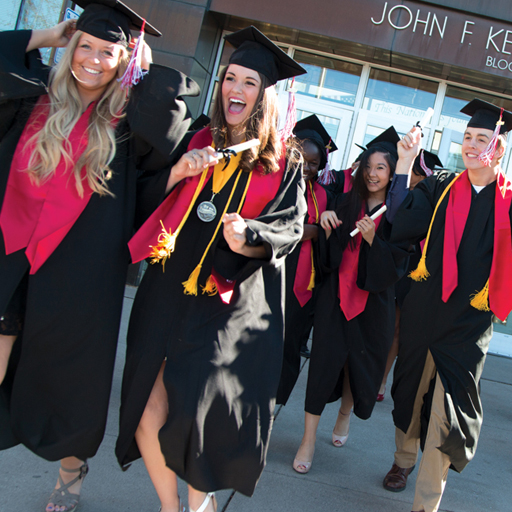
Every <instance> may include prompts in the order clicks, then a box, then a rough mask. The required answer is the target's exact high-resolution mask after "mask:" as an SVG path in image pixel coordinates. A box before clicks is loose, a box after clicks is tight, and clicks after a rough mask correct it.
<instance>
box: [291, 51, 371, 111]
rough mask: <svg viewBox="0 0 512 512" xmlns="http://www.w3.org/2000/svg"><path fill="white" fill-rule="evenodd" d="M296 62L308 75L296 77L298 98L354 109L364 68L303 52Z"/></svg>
mask: <svg viewBox="0 0 512 512" xmlns="http://www.w3.org/2000/svg"><path fill="white" fill-rule="evenodd" d="M293 58H294V59H295V60H296V61H297V62H299V63H300V64H301V65H302V66H303V67H304V68H305V69H306V70H307V72H308V73H307V74H306V75H300V76H297V77H295V88H296V90H297V93H298V94H304V95H305V96H311V97H313V98H320V99H324V100H328V101H334V102H336V103H341V104H343V105H349V106H351V107H352V106H354V102H355V99H356V93H357V88H358V86H359V79H360V77H361V72H362V70H363V66H361V65H359V64H352V63H350V62H344V61H342V60H337V59H328V58H326V57H321V56H319V55H312V54H310V53H306V52H300V51H296V52H295V53H294V56H293Z"/></svg>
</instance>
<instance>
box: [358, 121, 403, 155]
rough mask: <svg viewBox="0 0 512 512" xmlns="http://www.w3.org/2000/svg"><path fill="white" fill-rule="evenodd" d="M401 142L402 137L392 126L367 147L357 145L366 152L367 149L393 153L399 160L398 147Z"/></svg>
mask: <svg viewBox="0 0 512 512" xmlns="http://www.w3.org/2000/svg"><path fill="white" fill-rule="evenodd" d="M399 141H400V135H398V133H397V132H396V130H395V127H394V126H390V127H389V128H388V129H387V130H385V131H383V132H382V133H381V134H380V135H378V136H377V137H375V139H373V140H371V141H370V142H368V144H366V147H364V146H360V145H359V144H356V146H357V147H359V148H361V149H362V150H364V151H366V150H367V149H374V148H378V149H381V150H382V151H385V152H388V153H391V154H393V155H395V156H396V157H397V158H398V149H397V147H396V145H397V144H398V142H399Z"/></svg>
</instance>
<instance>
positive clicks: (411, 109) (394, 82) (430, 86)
mask: <svg viewBox="0 0 512 512" xmlns="http://www.w3.org/2000/svg"><path fill="white" fill-rule="evenodd" d="M437 89H438V84H437V83H436V82H431V81H430V80H423V79H421V78H415V77H412V76H407V75H401V74H399V73H392V72H391V71H386V70H382V69H372V70H371V71H370V78H369V80H368V87H367V88H366V94H365V98H364V103H363V108H364V109H366V110H369V111H370V112H375V113H376V114H380V115H387V116H389V117H390V124H391V122H392V120H393V121H394V120H400V121H408V122H411V123H412V124H414V123H416V121H419V120H420V119H421V118H422V117H423V114H424V113H425V112H426V111H427V109H428V108H429V107H433V106H434V102H435V99H436V94H437Z"/></svg>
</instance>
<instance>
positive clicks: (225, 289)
mask: <svg viewBox="0 0 512 512" xmlns="http://www.w3.org/2000/svg"><path fill="white" fill-rule="evenodd" d="M211 143H212V136H211V132H210V129H209V128H203V129H202V130H201V131H199V132H198V133H196V134H195V135H194V137H193V138H192V140H191V141H190V144H189V146H188V150H189V151H190V150H192V149H203V148H205V147H206V146H210V145H211ZM213 167H214V166H210V168H209V169H208V173H207V176H206V179H205V181H204V185H206V183H207V182H208V180H209V179H210V177H211V175H212V174H213ZM285 167H286V166H285V156H284V155H283V156H282V158H281V161H280V169H279V171H278V172H275V173H271V174H265V175H264V174H263V172H262V169H261V167H260V166H257V167H256V169H254V171H253V175H252V178H251V183H250V185H249V189H248V190H247V195H246V198H245V202H244V205H243V207H242V210H241V212H240V215H241V216H242V217H243V218H245V219H255V218H256V217H258V216H259V215H260V214H261V212H262V210H263V209H264V208H265V206H266V205H267V203H268V202H269V201H271V200H272V199H273V198H274V197H275V196H276V194H277V191H278V190H279V187H280V185H281V182H282V179H283V175H284V171H285ZM200 177H201V175H200V174H199V175H197V176H194V177H192V178H186V179H184V180H182V181H181V182H180V183H178V185H176V187H175V188H174V190H173V191H172V192H171V193H170V194H169V195H168V196H167V197H166V198H165V200H164V201H163V203H162V204H161V205H160V206H159V207H158V208H157V209H156V210H155V211H154V212H153V214H152V215H151V216H150V217H149V218H148V220H147V221H146V222H145V223H144V224H143V225H142V226H141V228H140V229H139V230H138V231H137V233H135V235H134V236H133V238H132V239H131V240H130V242H129V243H128V246H129V248H130V253H131V256H132V262H133V263H137V262H138V261H141V260H143V259H145V258H147V257H148V256H149V255H150V254H151V247H152V246H154V245H157V240H158V236H159V235H160V233H161V232H162V223H163V225H164V226H165V228H166V229H167V230H170V231H171V232H173V233H174V232H175V230H176V228H177V227H178V225H179V224H180V222H181V220H182V219H183V216H184V215H185V213H186V211H187V209H188V207H189V205H190V202H191V200H192V198H193V196H194V192H195V191H196V188H197V186H198V183H199V180H200ZM204 185H203V188H204ZM190 215H196V212H195V211H194V210H192V212H191V213H190ZM176 243H179V236H178V238H177V240H176ZM171 258H172V256H171ZM212 277H213V278H214V280H215V281H216V283H217V287H218V289H219V292H220V294H221V298H222V299H223V301H224V302H229V300H230V298H231V294H232V292H233V288H234V285H235V283H234V282H230V281H228V280H224V281H225V282H221V280H222V278H221V276H219V274H217V273H213V274H212Z"/></svg>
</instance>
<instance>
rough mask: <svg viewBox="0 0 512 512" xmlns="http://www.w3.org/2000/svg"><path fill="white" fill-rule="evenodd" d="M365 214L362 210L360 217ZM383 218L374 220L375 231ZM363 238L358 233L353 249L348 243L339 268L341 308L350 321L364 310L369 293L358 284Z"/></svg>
mask: <svg viewBox="0 0 512 512" xmlns="http://www.w3.org/2000/svg"><path fill="white" fill-rule="evenodd" d="M363 216H364V212H361V216H360V217H359V218H360V219H362V218H363ZM381 219H382V216H380V217H379V218H377V219H376V220H374V222H375V231H377V228H378V227H379V224H380V221H381ZM362 240H363V235H361V233H358V234H357V235H356V246H355V248H353V249H352V248H351V247H350V245H348V246H347V248H346V249H345V250H344V251H343V258H342V259H341V265H340V268H339V270H338V277H339V290H338V293H339V297H340V308H341V310H342V311H343V313H344V314H345V317H346V319H347V320H349V321H350V320H352V319H353V318H355V317H356V316H357V315H359V314H360V313H362V312H363V311H364V308H365V307H366V302H367V300H368V294H369V292H367V291H366V290H361V288H359V287H358V286H357V269H358V266H359V251H360V249H361V242H362Z"/></svg>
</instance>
